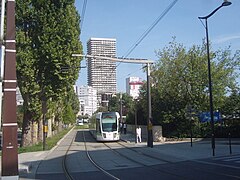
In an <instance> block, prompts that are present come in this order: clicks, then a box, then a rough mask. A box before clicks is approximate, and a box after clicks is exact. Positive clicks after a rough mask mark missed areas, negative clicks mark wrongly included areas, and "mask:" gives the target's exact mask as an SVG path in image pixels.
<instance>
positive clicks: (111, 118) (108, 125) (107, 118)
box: [102, 113, 117, 132]
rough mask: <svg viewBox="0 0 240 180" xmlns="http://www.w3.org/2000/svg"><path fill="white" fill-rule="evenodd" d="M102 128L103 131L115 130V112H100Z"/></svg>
mask: <svg viewBox="0 0 240 180" xmlns="http://www.w3.org/2000/svg"><path fill="white" fill-rule="evenodd" d="M102 129H103V131H105V132H111V131H117V117H116V115H115V113H103V114H102Z"/></svg>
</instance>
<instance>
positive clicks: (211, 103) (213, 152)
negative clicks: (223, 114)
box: [205, 18, 215, 156]
mask: <svg viewBox="0 0 240 180" xmlns="http://www.w3.org/2000/svg"><path fill="white" fill-rule="evenodd" d="M205 23H206V38H207V59H208V83H209V103H210V116H211V131H212V137H211V139H212V141H211V142H212V155H213V156H215V135H214V117H213V98H212V78H211V62H210V52H209V38H208V23H207V18H206V19H205Z"/></svg>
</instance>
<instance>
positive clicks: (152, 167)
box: [103, 142, 188, 179]
mask: <svg viewBox="0 0 240 180" xmlns="http://www.w3.org/2000/svg"><path fill="white" fill-rule="evenodd" d="M116 143H117V144H119V145H121V146H122V147H124V148H127V149H128V150H131V151H133V152H135V153H137V154H138V155H139V154H140V155H143V156H145V157H148V158H151V159H152V160H153V159H156V158H155V157H153V156H149V155H147V154H145V153H142V152H138V151H136V150H133V149H132V148H129V147H127V146H125V145H122V144H121V143H119V142H116ZM103 144H104V145H105V146H106V147H108V148H109V149H110V150H111V151H113V152H115V153H116V154H118V155H119V156H121V157H123V158H125V159H127V160H129V161H132V162H134V163H136V164H139V165H140V166H143V167H145V168H149V169H152V170H154V171H157V172H161V173H165V174H168V175H172V176H175V177H176V178H179V179H188V178H186V177H185V176H180V175H178V174H175V173H173V172H169V171H166V170H161V169H157V168H154V166H152V165H147V164H145V163H143V162H141V160H135V159H134V158H132V157H130V156H127V155H125V154H123V153H121V152H119V151H118V150H116V149H114V148H112V147H111V146H109V145H107V143H103ZM161 161H163V160H162V159H161ZM165 162H167V163H171V162H170V161H165Z"/></svg>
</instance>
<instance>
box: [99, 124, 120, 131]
mask: <svg viewBox="0 0 240 180" xmlns="http://www.w3.org/2000/svg"><path fill="white" fill-rule="evenodd" d="M102 128H103V131H105V132H111V131H116V130H117V124H116V123H102Z"/></svg>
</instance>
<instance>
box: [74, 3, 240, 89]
mask: <svg viewBox="0 0 240 180" xmlns="http://www.w3.org/2000/svg"><path fill="white" fill-rule="evenodd" d="M172 2H173V0H148V1H147V0H88V1H87V7H86V11H85V16H84V21H83V26H82V32H81V36H80V39H81V41H82V43H83V49H84V53H86V50H87V48H86V42H87V40H88V39H89V38H91V37H100V38H116V39H117V56H118V57H121V56H125V55H126V54H127V52H128V50H129V49H130V48H131V47H132V46H133V45H134V44H135V42H136V41H137V40H138V39H139V38H140V37H141V35H142V34H143V33H144V32H145V31H146V30H147V29H148V28H149V27H150V26H151V25H152V24H153V22H154V21H155V20H156V19H157V18H158V17H159V16H160V15H161V14H162V13H163V12H164V10H166V8H167V7H168V6H169V5H170V4H171V3H172ZM222 2H223V0H178V1H177V3H176V4H175V5H174V7H173V8H172V9H171V10H170V11H169V12H168V13H167V14H166V15H165V16H164V18H163V19H162V20H160V21H159V23H158V24H157V25H156V26H155V27H154V29H153V30H152V31H151V32H150V33H149V34H148V35H147V36H146V38H145V39H144V40H143V41H142V42H141V43H140V44H139V45H138V46H137V47H136V48H135V49H134V51H133V52H132V53H131V54H130V55H129V56H128V57H132V58H144V59H151V60H158V58H157V56H156V55H155V51H157V50H159V49H162V48H163V47H164V46H166V45H168V43H169V42H171V41H172V37H174V36H175V37H176V41H177V42H178V43H182V44H184V46H186V47H191V46H192V45H194V44H196V45H200V44H201V43H202V39H203V38H205V28H204V27H203V25H202V23H201V22H200V20H199V19H198V17H199V16H206V15H208V14H209V13H211V12H212V11H213V10H214V9H216V8H217V7H218V6H219V5H221V4H222ZM231 2H232V5H231V6H228V7H223V8H221V9H220V10H219V11H217V12H216V14H214V15H213V16H212V17H210V18H209V19H208V28H209V39H210V41H211V42H212V45H213V48H214V49H215V50H216V49H219V48H222V49H223V48H225V47H227V46H229V45H231V49H232V50H233V52H235V50H237V49H240V21H239V18H240V0H232V1H231ZM83 3H84V0H76V2H75V5H76V8H77V10H78V12H79V14H80V15H81V13H82V8H83ZM81 65H82V66H85V65H86V62H85V60H84V61H82V64H81ZM141 68H142V66H141V65H135V64H124V63H121V64H120V65H119V66H118V67H117V90H118V92H120V91H121V92H125V89H126V87H125V86H126V85H125V79H126V78H127V77H129V76H139V77H141V78H142V79H146V74H145V73H144V72H143V71H142V70H141ZM86 84H87V70H86V69H82V70H81V72H80V74H79V79H78V81H77V85H86Z"/></svg>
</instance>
